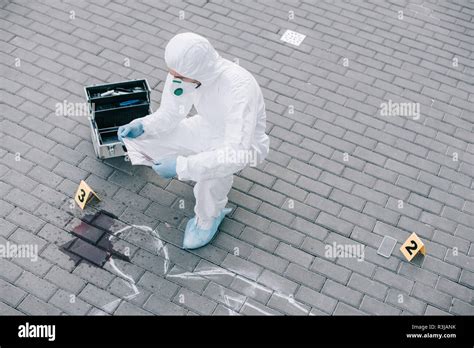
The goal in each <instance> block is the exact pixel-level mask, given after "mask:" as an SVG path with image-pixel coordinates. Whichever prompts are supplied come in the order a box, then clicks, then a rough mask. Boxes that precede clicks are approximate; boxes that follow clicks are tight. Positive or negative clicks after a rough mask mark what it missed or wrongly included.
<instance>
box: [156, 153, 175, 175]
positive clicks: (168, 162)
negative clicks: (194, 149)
mask: <svg viewBox="0 0 474 348" xmlns="http://www.w3.org/2000/svg"><path fill="white" fill-rule="evenodd" d="M152 168H153V170H154V171H155V172H156V173H157V174H158V175H159V176H161V177H163V178H165V179H171V178H172V177H175V176H176V174H177V173H176V158H168V159H164V160H162V161H161V162H159V163H157V164H154V165H153V166H152Z"/></svg>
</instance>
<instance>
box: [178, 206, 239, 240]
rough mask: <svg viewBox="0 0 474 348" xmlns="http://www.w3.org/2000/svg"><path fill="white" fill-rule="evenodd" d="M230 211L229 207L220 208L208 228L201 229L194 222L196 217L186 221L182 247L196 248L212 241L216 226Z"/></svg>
mask: <svg viewBox="0 0 474 348" xmlns="http://www.w3.org/2000/svg"><path fill="white" fill-rule="evenodd" d="M231 211H232V209H231V208H224V209H222V211H221V213H220V214H219V216H217V217H216V218H215V219H214V221H213V222H212V226H211V228H209V229H206V230H204V229H201V228H199V227H198V226H197V224H196V217H193V218H192V219H191V220H189V221H188V224H187V225H186V231H185V232H184V240H183V249H197V248H200V247H203V246H204V245H206V244H208V243H209V242H211V241H212V239H213V238H214V237H215V236H216V234H217V228H218V227H219V225H220V223H221V222H222V220H223V219H224V217H225V215H226V214H228V213H230V212H231Z"/></svg>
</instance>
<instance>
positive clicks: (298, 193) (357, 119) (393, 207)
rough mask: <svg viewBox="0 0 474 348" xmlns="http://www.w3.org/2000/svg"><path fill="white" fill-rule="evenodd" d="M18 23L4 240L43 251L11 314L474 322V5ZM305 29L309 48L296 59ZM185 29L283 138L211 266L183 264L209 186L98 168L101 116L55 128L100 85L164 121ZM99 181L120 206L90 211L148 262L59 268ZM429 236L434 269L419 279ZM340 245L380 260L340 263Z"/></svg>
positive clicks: (44, 16)
mask: <svg viewBox="0 0 474 348" xmlns="http://www.w3.org/2000/svg"><path fill="white" fill-rule="evenodd" d="M0 7H1V10H0V14H1V20H0V23H1V29H0V30H1V31H0V38H1V52H0V70H1V77H0V78H1V81H0V87H1V90H0V94H1V116H0V117H1V118H0V135H1V140H0V193H1V199H0V240H1V242H2V244H3V245H4V246H7V245H10V246H11V245H15V246H18V245H30V244H31V245H33V246H37V247H38V255H37V256H38V257H37V259H36V258H34V257H30V258H19V257H2V258H0V314H21V313H23V314H60V313H66V314H87V315H94V314H115V315H120V314H158V315H161V314H183V315H185V314H205V315H207V314H215V315H227V314H232V315H233V314H247V315H249V314H270V315H271V314H291V315H293V314H295V315H309V314H315V315H324V314H329V315H344V314H351V315H352V314H389V315H400V314H408V315H410V314H426V315H428V314H454V315H473V314H474V306H473V298H472V294H473V287H474V276H473V272H474V263H473V258H472V256H473V254H474V247H473V242H474V230H473V227H472V226H474V195H473V190H472V189H473V173H474V145H473V143H472V140H473V124H474V112H473V111H474V107H473V102H474V87H473V85H474V73H473V72H474V70H473V69H474V63H473V62H474V59H473V58H474V53H473V51H474V50H473V43H474V42H473V36H474V22H473V13H474V4H473V3H472V2H471V1H469V0H456V1H430V0H427V1H423V0H419V1H404V0H390V1H385V2H382V1H375V0H372V1H364V2H362V1H342V0H335V1H331V2H323V1H313V0H306V1H301V2H299V1H281V2H280V1H275V0H266V1H263V0H261V1H249V0H248V1H247V0H244V1H238V2H237V1H232V2H231V1H202V0H197V1H191V0H190V1H186V2H184V1H174V0H173V1H166V2H165V1H155V0H153V1H152V0H146V1H145V0H143V1H139V2H135V1H109V0H96V1H93V2H92V1H91V2H86V1H80V0H71V1H63V2H59V1H54V0H43V1H26V0H24V1H20V0H15V1H7V0H1V1H0ZM286 29H291V30H294V31H297V32H300V33H303V34H305V35H306V38H305V39H304V41H303V43H302V44H301V45H300V46H294V45H291V44H287V43H284V42H282V41H280V37H281V36H282V34H283V33H284V32H285V30H286ZM184 31H193V32H197V33H199V34H201V35H203V36H206V37H208V38H209V39H210V40H211V41H212V43H213V44H214V45H215V46H216V48H217V49H218V50H219V51H220V52H221V53H222V55H223V56H224V57H226V58H228V59H231V60H234V61H236V59H238V62H239V64H240V65H242V66H243V67H245V68H246V69H248V70H249V71H251V72H252V73H253V74H254V75H255V77H256V78H257V80H258V81H259V83H260V85H261V86H262V89H263V91H264V95H265V99H266V106H267V112H268V133H269V134H270V135H271V153H270V155H269V157H268V159H267V161H266V162H265V163H263V164H262V165H260V166H258V167H256V168H246V169H244V170H243V171H242V172H241V173H239V174H238V175H237V176H236V178H235V183H234V186H233V189H232V191H231V194H230V202H229V206H231V207H232V208H234V210H233V212H232V213H231V215H230V216H229V217H228V218H226V219H225V220H224V222H223V225H222V226H221V232H220V233H219V235H218V237H217V238H216V239H215V240H214V242H213V243H212V244H211V245H209V246H207V247H205V248H202V249H200V250H197V251H195V252H192V253H191V252H186V251H183V250H181V249H180V248H179V246H180V245H181V241H182V238H183V230H184V226H185V223H186V221H187V220H188V219H189V217H190V216H192V207H193V197H192V186H191V184H190V183H185V182H179V181H177V180H171V181H169V180H162V179H160V178H159V177H158V176H157V175H155V174H154V172H153V171H152V170H151V169H149V168H147V167H132V166H130V164H129V163H128V162H126V161H124V160H123V159H122V158H119V159H113V160H105V161H100V160H97V159H96V157H95V154H94V152H93V147H92V144H91V137H90V129H89V125H88V120H87V118H86V117H79V116H57V115H56V111H57V105H58V103H59V104H61V103H64V102H66V103H83V102H84V101H85V96H84V89H83V87H84V86H86V85H91V84H95V83H108V82H114V81H122V80H127V79H135V78H147V79H148V82H149V83H150V86H151V87H152V89H153V91H152V99H153V109H156V108H157V107H158V102H159V100H160V91H161V90H162V88H163V80H164V78H165V76H166V66H165V64H164V60H163V55H164V46H165V44H166V42H167V41H168V40H169V39H170V38H171V37H172V36H174V35H175V34H176V33H178V32H184ZM410 103H413V104H410ZM387 106H388V107H391V108H389V111H392V113H391V114H388V115H384V114H383V109H384V108H387ZM395 106H398V107H400V108H401V107H403V106H406V107H408V106H413V108H412V109H408V108H406V110H405V111H406V112H410V113H405V114H403V113H400V114H399V115H398V116H397V115H395V113H396V109H395ZM418 107H419V109H418ZM399 111H400V112H401V111H403V110H401V109H399ZM418 111H419V112H418ZM82 179H84V180H86V181H87V183H89V185H90V186H91V187H92V188H93V189H95V190H96V191H97V192H98V194H99V196H100V197H101V198H102V201H101V202H100V203H92V204H91V205H89V206H88V207H87V209H86V210H85V212H86V213H91V212H94V211H97V210H100V209H103V210H106V211H108V212H110V213H113V214H115V215H116V216H118V217H119V218H120V220H121V221H122V222H124V223H125V224H126V226H127V227H126V231H127V232H126V233H121V234H120V235H118V236H117V239H116V243H117V244H120V243H122V244H121V245H122V246H123V245H126V246H127V247H128V248H129V249H128V250H129V251H130V257H131V262H126V261H124V260H121V259H118V258H114V257H112V258H111V259H109V260H108V261H107V262H106V264H105V265H104V266H103V267H97V266H94V265H92V264H89V263H87V262H84V261H83V262H80V263H79V264H76V263H75V262H74V260H72V259H71V258H70V257H69V256H68V255H66V254H65V253H63V252H62V251H61V250H60V248H59V247H60V246H61V245H62V244H64V243H66V242H67V241H70V240H71V239H73V235H72V234H71V232H70V231H69V230H68V227H67V226H68V225H69V224H71V223H72V222H73V221H77V220H75V219H78V218H81V217H83V214H84V213H83V212H81V211H80V209H79V208H78V207H77V206H75V205H74V204H71V197H73V196H74V192H75V191H76V189H77V186H78V184H79V182H80V181H81V180H82ZM412 232H416V234H417V235H418V236H419V237H420V238H421V239H422V240H423V241H424V243H425V245H426V256H425V257H418V256H417V257H416V258H415V259H414V260H413V261H412V262H408V261H407V260H405V258H404V257H403V255H402V254H401V253H400V251H399V248H400V246H401V244H402V243H403V242H404V241H405V239H406V238H407V237H408V236H409V235H410V234H411V233H412ZM384 236H390V237H392V238H394V239H396V240H397V245H396V246H395V249H394V250H393V253H392V255H391V256H390V257H389V258H385V257H383V256H380V255H378V254H377V249H378V247H379V245H380V243H381V241H382V239H383V237H384ZM334 243H335V244H334ZM341 246H342V247H345V246H354V247H357V246H364V249H357V250H359V254H357V255H350V253H348V252H346V253H345V254H341V255H338V256H337V255H336V257H335V255H330V254H328V252H329V251H332V249H331V248H332V247H334V248H336V249H337V248H339V247H341ZM329 247H331V248H329ZM5 250H6V248H5V247H4V248H3V251H5ZM346 251H348V250H346ZM362 252H363V253H362ZM4 256H8V255H4ZM10 256H11V255H10ZM350 256H357V257H350Z"/></svg>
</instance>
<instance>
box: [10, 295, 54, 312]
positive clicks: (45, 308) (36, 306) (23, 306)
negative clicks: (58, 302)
mask: <svg viewBox="0 0 474 348" xmlns="http://www.w3.org/2000/svg"><path fill="white" fill-rule="evenodd" d="M17 309H18V310H20V311H22V312H24V313H25V314H28V315H59V314H61V311H60V310H59V309H58V308H56V307H55V306H53V305H51V304H49V303H46V302H44V301H41V300H40V299H38V298H36V297H34V296H33V295H28V296H26V298H25V299H24V300H23V301H22V302H21V303H20V305H19V306H18V307H17Z"/></svg>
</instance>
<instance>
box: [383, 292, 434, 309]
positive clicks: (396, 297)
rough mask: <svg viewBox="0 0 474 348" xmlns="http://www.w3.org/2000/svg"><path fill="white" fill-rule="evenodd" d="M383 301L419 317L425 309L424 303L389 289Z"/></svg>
mask: <svg viewBox="0 0 474 348" xmlns="http://www.w3.org/2000/svg"><path fill="white" fill-rule="evenodd" d="M385 301H386V302H387V303H389V304H391V305H392V306H394V307H397V308H400V309H403V310H406V311H408V312H410V313H413V314H418V315H421V314H423V313H424V311H425V309H426V303H424V302H422V301H420V300H417V299H416V298H414V297H413V296H409V295H408V294H407V293H406V292H403V291H399V290H396V289H389V290H388V294H387V298H386V299H385Z"/></svg>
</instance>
